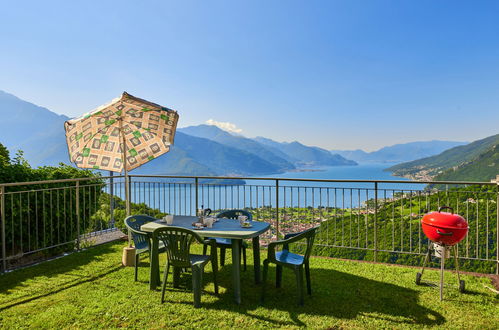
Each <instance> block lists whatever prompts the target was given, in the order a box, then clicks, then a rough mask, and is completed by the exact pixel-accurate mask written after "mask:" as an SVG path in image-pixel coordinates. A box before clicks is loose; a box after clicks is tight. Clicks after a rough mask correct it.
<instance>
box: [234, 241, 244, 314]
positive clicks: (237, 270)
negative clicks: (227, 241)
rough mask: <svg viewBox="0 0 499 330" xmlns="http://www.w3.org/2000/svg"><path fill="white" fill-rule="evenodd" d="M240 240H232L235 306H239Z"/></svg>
mask: <svg viewBox="0 0 499 330" xmlns="http://www.w3.org/2000/svg"><path fill="white" fill-rule="evenodd" d="M241 245H242V240H240V239H234V238H233V239H232V284H233V287H234V299H235V300H236V304H241V260H240V250H241Z"/></svg>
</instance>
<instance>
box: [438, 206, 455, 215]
mask: <svg viewBox="0 0 499 330" xmlns="http://www.w3.org/2000/svg"><path fill="white" fill-rule="evenodd" d="M445 209H449V210H450V211H451V213H452V214H454V209H453V208H452V207H450V206H440V207H439V208H438V213H440V211H442V210H445Z"/></svg>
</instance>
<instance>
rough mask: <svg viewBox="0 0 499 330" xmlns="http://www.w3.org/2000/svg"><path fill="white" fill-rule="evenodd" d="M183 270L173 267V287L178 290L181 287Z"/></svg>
mask: <svg viewBox="0 0 499 330" xmlns="http://www.w3.org/2000/svg"><path fill="white" fill-rule="evenodd" d="M181 271H182V268H180V267H175V266H173V287H174V288H178V287H179V286H180V273H181Z"/></svg>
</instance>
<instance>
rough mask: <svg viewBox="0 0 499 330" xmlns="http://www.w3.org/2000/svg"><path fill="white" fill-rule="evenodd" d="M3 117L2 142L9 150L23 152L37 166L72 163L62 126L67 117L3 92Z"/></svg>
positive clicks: (0, 123) (0, 101)
mask: <svg viewBox="0 0 499 330" xmlns="http://www.w3.org/2000/svg"><path fill="white" fill-rule="evenodd" d="M0 116H1V118H2V120H1V121H0V142H1V143H3V144H4V145H5V146H6V147H7V148H8V149H9V150H11V151H15V150H19V149H20V150H23V151H24V157H25V158H26V159H27V160H29V161H30V163H31V164H34V165H42V164H43V165H57V164H58V163H59V162H60V161H65V162H67V161H68V160H69V156H68V151H67V147H66V143H65V137H64V126H63V125H64V122H65V121H66V120H68V119H69V118H68V117H66V116H64V115H58V114H55V113H53V112H52V111H50V110H48V109H46V108H43V107H40V106H37V105H35V104H33V103H29V102H26V101H24V100H21V99H20V98H18V97H16V96H14V95H12V94H9V93H6V92H3V91H0ZM61 139H62V140H61ZM61 141H62V142H63V143H62V144H61V143H60V142H61Z"/></svg>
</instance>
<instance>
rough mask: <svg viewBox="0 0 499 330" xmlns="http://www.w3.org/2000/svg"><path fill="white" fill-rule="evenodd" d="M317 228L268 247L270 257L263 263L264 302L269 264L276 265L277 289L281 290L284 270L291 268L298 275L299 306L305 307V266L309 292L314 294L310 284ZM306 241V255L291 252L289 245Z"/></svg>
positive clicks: (287, 237) (292, 235)
mask: <svg viewBox="0 0 499 330" xmlns="http://www.w3.org/2000/svg"><path fill="white" fill-rule="evenodd" d="M316 231H317V227H315V228H311V229H308V230H305V231H303V232H300V233H294V234H287V235H285V236H284V239H283V240H281V241H275V242H272V243H270V244H269V245H268V257H267V259H265V260H264V261H263V285H262V302H263V300H264V297H265V287H266V282H267V274H268V270H269V263H274V264H276V287H277V288H280V287H281V283H282V268H283V267H287V268H291V269H292V270H293V271H294V273H295V275H296V283H297V287H298V304H299V305H303V266H305V277H306V279H307V292H308V294H309V295H311V294H312V286H311V284H310V264H309V259H310V253H311V252H312V246H313V244H314V238H315V232H316ZM303 239H306V240H307V242H306V250H305V255H303V256H302V255H299V254H295V253H292V252H290V251H289V244H291V243H295V242H298V241H300V240H303ZM281 245H282V250H281V251H277V252H276V247H278V246H281Z"/></svg>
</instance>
